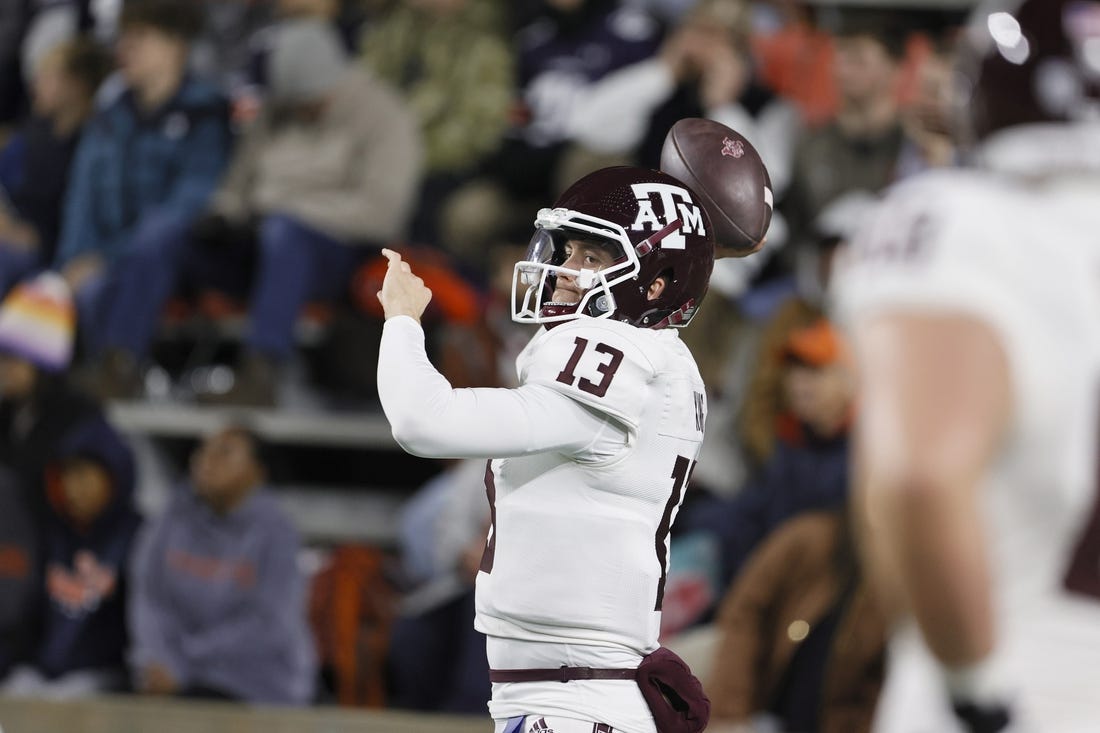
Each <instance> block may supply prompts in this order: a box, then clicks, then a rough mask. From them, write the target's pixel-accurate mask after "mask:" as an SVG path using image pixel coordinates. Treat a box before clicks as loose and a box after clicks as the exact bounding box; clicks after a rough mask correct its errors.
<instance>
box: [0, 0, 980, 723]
mask: <svg viewBox="0 0 1100 733" xmlns="http://www.w3.org/2000/svg"><path fill="white" fill-rule="evenodd" d="M960 21H961V15H960V14H958V13H952V12H948V11H923V12H917V11H907V12H904V13H902V12H901V11H887V10H883V9H874V8H867V7H864V6H862V4H861V6H860V7H851V8H845V7H843V6H842V7H839V8H836V7H823V6H819V5H817V4H812V5H809V4H805V3H803V2H800V1H799V0H523V1H517V2H504V1H503V0H217V1H215V0H206V1H205V2H202V1H200V0H114V1H113V2H112V1H110V0H107V1H96V2H92V1H91V0H83V1H81V0H17V1H13V2H8V3H4V4H3V6H2V8H0V297H3V298H4V300H3V304H2V305H0V467H2V468H3V469H5V472H4V473H3V474H2V476H0V501H2V502H3V504H4V507H5V510H4V511H3V512H0V586H2V587H3V588H4V592H0V675H3V678H4V680H3V682H2V688H0V689H2V690H3V691H4V692H7V693H9V694H47V695H54V696H66V695H78V694H87V693H92V692H95V691H102V690H133V691H138V692H144V693H149V694H178V695H188V696H206V697H210V696H213V697H223V698H230V699H237V700H243V701H248V702H273V703H285V704H303V703H309V702H313V701H318V700H330V701H331V700H336V701H338V702H341V703H346V704H367V705H375V706H377V705H391V706H398V707H407V708H413V709H420V710H435V711H450V712H466V713H476V714H484V713H485V701H486V699H487V698H488V689H489V683H488V674H487V671H488V670H487V664H486V662H485V653H484V641H483V639H481V638H479V637H478V635H477V634H476V632H474V631H473V628H472V617H473V603H472V593H473V590H472V589H473V578H474V576H475V575H476V571H477V566H478V561H479V558H480V553H481V548H482V546H483V543H484V537H485V532H486V529H487V527H488V521H489V518H488V507H487V504H486V503H485V501H484V499H483V498H482V497H483V493H482V491H483V488H482V479H483V472H484V467H483V465H480V464H478V465H475V464H468V463H458V464H454V465H448V466H446V467H443V468H442V470H441V471H440V473H439V474H438V476H437V477H436V478H435V479H433V480H432V482H431V483H430V484H429V485H427V486H425V487H424V488H423V489H422V490H421V491H420V492H418V493H417V494H416V496H414V497H413V498H412V499H411V500H410V502H409V504H408V506H407V507H406V509H405V511H404V512H403V514H402V521H401V526H400V532H399V534H400V538H401V541H400V543H399V544H400V547H399V553H398V554H399V557H397V558H396V560H394V558H387V557H382V555H381V554H380V553H376V552H372V551H370V548H343V549H344V550H345V551H343V552H336V553H333V554H332V556H331V558H330V562H329V564H328V565H326V567H325V569H324V570H323V571H321V572H320V573H314V574H312V575H311V576H310V577H307V574H306V573H303V571H302V569H301V568H300V564H299V562H298V557H299V556H300V554H301V543H300V540H299V539H298V538H297V536H296V534H295V532H294V529H293V524H292V521H291V520H292V518H289V517H287V516H285V515H284V514H283V513H282V511H281V510H280V509H279V508H278V506H277V504H276V503H275V501H274V500H273V498H272V489H271V487H270V486H269V483H270V482H269V480H268V478H267V467H268V464H267V460H266V453H265V450H264V447H263V445H262V442H261V441H260V440H259V439H258V438H257V436H256V435H255V434H254V433H252V432H251V431H249V430H248V429H247V427H246V426H243V425H231V426H227V427H226V428H225V429H223V430H221V431H219V432H217V433H215V434H213V435H211V436H208V437H207V438H206V439H205V440H203V441H202V442H201V444H200V445H199V446H198V447H197V448H196V450H195V452H194V454H193V456H192V458H191V462H190V470H189V472H188V475H187V476H185V477H184V478H183V480H182V481H181V485H180V486H179V488H178V490H177V492H176V493H175V494H174V495H173V498H172V501H171V502H170V503H169V506H168V507H167V509H166V510H165V512H164V513H163V515H161V516H157V517H145V518H142V517H141V516H140V515H139V513H138V512H137V510H136V504H135V499H134V497H135V491H136V488H135V482H136V481H137V480H138V479H137V478H136V477H137V475H138V474H137V473H135V465H134V459H133V456H132V451H131V449H130V448H129V447H128V446H127V443H126V441H125V440H124V439H123V438H122V437H120V436H119V434H118V433H117V431H116V430H115V429H114V428H112V426H111V425H110V423H109V422H108V421H107V420H106V418H105V417H104V413H103V410H102V407H101V405H102V403H103V402H104V401H107V400H112V399H142V398H149V397H150V395H149V394H148V393H149V391H150V384H151V381H150V374H151V373H153V372H154V371H157V373H160V374H168V375H169V379H171V380H176V381H177V382H179V383H182V382H184V381H187V380H188V378H189V374H188V373H187V372H186V371H184V369H185V368H189V369H192V370H194V369H195V368H205V367H208V366H210V364H208V363H196V362H197V361H198V362H201V361H203V360H204V359H206V360H207V361H211V360H213V358H214V357H213V354H212V352H210V351H209V350H208V349H207V350H204V349H202V348H198V347H196V348H195V349H193V350H192V352H191V354H190V355H189V356H188V358H187V359H184V360H182V362H181V361H180V360H177V361H176V362H174V363H170V362H169V361H168V360H164V359H162V358H161V355H160V354H159V353H158V351H157V343H158V340H159V339H161V338H162V337H163V334H164V331H165V329H166V327H167V325H170V324H171V323H173V322H175V321H177V320H179V319H180V318H190V319H202V320H204V321H213V322H216V321H218V320H219V319H225V318H227V317H238V318H239V317H243V318H244V323H245V327H244V331H243V334H242V335H241V336H240V343H239V344H237V345H236V346H235V348H234V349H233V350H232V351H231V352H230V353H229V355H228V356H225V355H224V354H223V353H221V352H218V356H217V358H219V359H224V360H225V361H226V362H227V366H228V367H229V368H230V369H229V374H230V375H231V377H232V378H230V379H227V380H207V381H206V382H202V380H193V379H192V380H190V381H188V384H189V385H191V388H189V389H188V390H186V391H185V392H181V391H180V390H173V391H172V392H171V394H172V395H173V396H174V398H176V399H187V400H194V401H196V402H198V403H201V404H221V405H243V406H262V407H277V406H278V405H279V404H280V386H281V385H282V384H283V383H284V382H285V380H286V379H287V369H288V365H290V364H292V363H293V362H294V361H295V360H297V359H300V358H301V356H302V346H301V344H300V343H299V341H298V330H297V327H298V325H299V324H300V322H301V321H302V319H304V318H314V319H319V320H320V321H321V322H322V323H323V324H327V326H329V327H330V329H331V331H332V333H333V334H334V336H333V338H334V339H336V341H335V344H334V345H333V346H332V347H331V349H330V350H329V351H327V352H326V357H325V358H326V359H328V360H329V362H330V368H329V369H327V370H322V372H327V373H328V374H329V378H330V379H331V380H333V381H334V382H337V383H340V384H339V386H342V387H346V386H347V384H346V382H347V381H348V379H351V380H355V379H360V380H363V379H366V380H367V381H372V376H371V373H372V370H373V364H372V363H371V361H370V359H369V358H368V359H366V360H365V362H363V361H362V353H361V352H362V345H361V344H362V342H363V341H364V340H365V339H369V338H370V337H371V334H372V333H374V332H375V331H372V330H371V328H372V324H373V327H375V328H376V326H377V324H378V322H379V320H380V317H381V312H380V309H379V308H378V304H377V301H376V300H375V298H374V293H375V291H376V290H377V288H378V285H379V283H380V280H381V275H382V273H383V271H384V264H381V260H380V257H379V254H378V253H379V249H380V248H381V247H382V246H393V247H397V248H399V249H400V250H401V251H402V252H403V253H405V254H406V259H407V260H409V261H410V262H412V263H413V267H414V269H416V271H417V272H418V273H420V274H422V275H423V276H424V278H425V280H426V281H427V284H428V285H429V287H431V288H432V289H433V291H434V293H435V300H434V301H433V304H432V306H431V310H430V312H429V314H428V318H427V321H426V325H427V326H428V331H429V338H430V342H431V344H432V348H433V351H434V356H435V357H436V360H437V363H440V364H441V365H442V370H443V371H444V373H445V374H446V375H447V376H448V378H450V379H451V381H452V383H453V384H454V385H455V386H472V385H478V386H490V385H499V386H510V385H512V384H513V382H514V379H515V377H514V376H513V374H514V370H513V367H512V361H513V360H514V357H515V355H516V353H517V352H518V350H519V348H521V347H522V345H523V343H524V341H525V339H526V338H527V337H528V336H529V333H528V332H527V331H525V330H524V329H523V328H522V327H519V326H516V325H515V324H512V323H511V322H510V320H509V318H508V313H509V307H508V300H509V299H510V298H511V297H512V295H511V290H510V288H511V276H512V265H513V263H514V262H515V261H516V260H517V259H518V258H519V256H520V255H521V254H522V251H523V248H524V245H525V244H526V241H527V239H528V237H529V236H530V230H531V222H532V221H533V219H534V214H535V212H536V211H537V210H538V208H540V207H543V206H549V205H551V204H552V202H553V201H554V199H555V198H556V197H557V195H558V193H559V192H560V191H562V190H563V189H564V188H565V187H566V186H567V185H568V184H569V183H571V182H572V181H573V180H575V179H576V178H577V177H579V176H580V175H582V174H584V173H587V172H589V171H591V170H595V169H597V168H600V167H604V166H607V165H614V164H625V163H631V164H640V165H644V166H648V167H656V166H657V165H658V161H659V155H660V150H661V144H662V142H663V140H664V136H665V134H666V132H667V131H668V129H669V128H670V127H671V125H672V124H673V123H674V122H675V121H676V120H678V119H681V118H683V117H709V118H712V119H716V120H719V121H721V122H723V123H725V124H727V125H729V126H730V127H732V128H734V129H736V130H738V131H739V132H741V133H743V134H744V135H745V137H746V138H747V139H748V140H749V141H750V142H751V143H752V144H753V145H754V146H755V147H756V148H757V149H758V151H759V152H760V154H761V156H762V158H763V159H764V161H765V163H766V165H767V167H768V170H769V173H770V176H771V180H772V183H773V186H774V193H775V201H776V212H775V216H774V218H773V221H772V226H771V230H770V232H769V235H768V240H767V243H766V246H765V248H764V249H763V250H762V251H761V252H760V253H759V254H757V255H754V256H752V257H750V258H746V259H744V260H721V261H719V262H718V263H717V264H716V267H715V274H714V277H713V279H712V287H711V292H710V294H709V296H708V298H707V305H706V307H705V308H703V309H702V310H701V312H700V316H699V318H697V319H696V323H694V324H693V325H692V327H691V328H689V329H686V330H685V331H684V332H683V336H684V338H685V340H686V341H687V343H688V344H689V346H690V347H691V348H692V350H693V352H694V353H695V355H696V359H697V361H698V362H699V364H700V368H701V371H702V372H703V377H704V380H705V381H706V383H707V385H708V387H709V388H710V390H711V395H710V402H711V405H712V410H711V414H710V417H709V420H708V425H707V431H708V436H707V444H706V446H705V448H704V456H703V458H702V460H701V461H700V465H699V470H698V471H696V473H695V476H694V484H695V488H696V489H697V490H696V491H694V492H692V493H691V494H689V499H688V500H687V504H686V505H685V506H684V508H683V510H682V513H681V515H680V518H679V520H678V522H677V525H676V528H675V530H674V542H673V550H672V568H673V570H672V575H671V576H670V578H669V585H668V589H667V590H666V602H665V614H664V615H665V621H664V624H665V634H666V637H667V638H669V639H671V638H674V637H675V636H677V635H679V634H682V633H685V632H690V631H691V630H693V629H697V628H701V627H704V626H706V627H708V628H710V629H712V630H714V634H715V635H714V637H713V642H712V643H711V644H709V645H708V647H707V649H708V651H707V664H708V665H709V666H711V667H712V669H711V670H710V672H709V674H707V675H705V676H706V678H707V679H706V681H707V684H708V686H709V687H710V688H711V690H712V692H711V697H712V699H713V700H714V702H715V717H716V718H717V719H719V720H722V721H725V722H729V723H730V724H731V725H737V726H743V727H744V729H745V730H761V731H762V730H788V731H813V730H823V731H824V730H827V731H845V732H851V731H859V730H865V729H866V727H867V726H868V725H869V720H870V715H871V712H872V710H873V707H874V702H875V698H876V694H877V688H878V684H879V682H880V681H881V672H882V654H883V634H884V628H885V627H886V624H887V623H888V619H886V618H883V617H882V615H881V612H879V611H878V610H876V609H877V608H878V606H877V605H876V604H875V603H874V595H875V591H874V589H873V588H869V587H867V586H866V585H865V583H864V582H863V580H862V575H861V573H860V570H859V568H858V565H857V562H856V560H855V557H856V554H855V553H854V552H853V551H852V546H851V543H852V541H851V537H850V533H849V529H848V523H847V520H846V518H845V516H844V511H843V508H844V506H845V502H846V497H847V490H848V483H849V482H848V455H847V438H848V433H849V430H850V427H851V426H850V424H849V423H850V419H849V418H850V412H851V410H850V408H851V399H852V392H853V385H852V375H851V373H850V367H849V360H848V356H847V353H846V348H845V345H844V343H843V342H842V341H841V339H840V337H839V336H838V334H837V332H836V331H835V330H834V329H833V328H832V326H831V325H830V324H829V322H828V321H827V319H826V309H825V302H824V301H825V292H826V289H827V284H828V277H829V269H830V261H831V257H832V255H833V253H834V252H835V251H836V249H837V247H838V246H840V245H842V243H843V241H844V239H845V238H846V237H847V236H848V235H849V234H850V233H851V232H852V231H853V230H854V228H856V227H857V226H858V225H859V222H860V221H861V219H862V217H864V216H865V215H866V212H867V211H868V210H869V209H870V207H872V206H874V203H875V201H876V197H877V195H878V194H879V193H880V192H881V191H882V190H883V189H884V188H885V187H887V186H889V185H890V184H891V183H893V182H895V181H897V180H899V179H901V178H903V177H905V176H908V175H912V174H913V173H916V172H918V171H921V170H924V169H927V168H930V167H937V166H949V165H953V164H955V162H956V154H955V150H954V147H953V145H952V141H951V137H950V134H949V125H948V118H949V115H950V110H949V106H950V97H949V78H950V66H951V62H952V48H953V39H954V35H955V32H956V28H957V25H958V23H959V22H960ZM341 318H351V319H352V320H353V322H354V323H355V324H356V327H355V328H351V329H340V328H337V327H336V324H338V323H340V322H341V321H340V319H341ZM364 334H366V335H365V336H364ZM341 335H342V338H343V342H341V341H340V338H341ZM375 338H376V337H375ZM196 354H198V356H196ZM359 363H365V364H366V366H365V368H364V369H350V368H345V369H343V370H341V369H340V368H339V366H340V365H341V364H345V365H346V364H359ZM348 372H354V374H353V375H352V376H351V377H345V378H343V380H342V381H341V379H340V378H337V377H333V376H332V375H333V374H334V373H342V374H347V373H348ZM364 374H366V376H364ZM360 386H363V385H360ZM326 387H334V385H333V384H329V385H326V384H324V383H322V384H320V385H319V388H320V389H321V390H324V389H325V388H326ZM367 391H369V386H368V389H367ZM181 395H184V396H182V397H181ZM357 549H358V550H361V551H358V552H357V551H355V550H357ZM825 680H828V684H826V683H825ZM767 726H771V727H770V728H769V727H767Z"/></svg>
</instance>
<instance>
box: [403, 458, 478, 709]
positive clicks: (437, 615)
mask: <svg viewBox="0 0 1100 733" xmlns="http://www.w3.org/2000/svg"><path fill="white" fill-rule="evenodd" d="M484 485H485V462H484V461H479V460H466V461H461V462H459V463H456V464H455V465H454V466H453V467H451V468H450V469H448V470H447V471H445V472H443V473H441V474H440V475H439V476H437V477H436V478H434V479H432V480H431V481H430V482H429V483H428V484H427V485H425V486H424V487H423V488H422V489H421V490H420V492H418V493H417V495H416V496H415V497H413V499H412V500H410V501H409V502H408V504H407V505H406V506H405V508H404V510H403V511H402V519H401V532H400V538H401V549H402V560H403V562H402V565H403V567H404V570H405V574H406V577H407V579H408V581H409V582H410V583H411V584H412V587H411V589H410V592H409V593H408V595H407V596H406V600H405V603H404V604H403V605H404V612H403V613H402V614H401V615H400V616H399V617H398V618H397V619H396V621H395V623H394V627H393V636H392V638H391V648H392V649H393V653H392V654H391V657H390V663H389V667H390V680H391V685H392V688H391V691H390V692H391V695H390V699H389V701H390V703H391V704H392V705H393V706H394V707H400V708H410V709H414V710H424V711H435V712H450V713H483V712H484V711H485V701H486V700H487V699H489V695H490V685H489V662H488V660H487V658H486V656H485V635H484V634H482V633H480V632H478V631H476V630H475V629H474V578H475V577H476V576H477V569H478V566H479V565H480V563H481V555H482V552H483V551H484V549H485V536H486V534H487V532H488V529H489V506H488V504H487V503H486V501H485V488H484Z"/></svg>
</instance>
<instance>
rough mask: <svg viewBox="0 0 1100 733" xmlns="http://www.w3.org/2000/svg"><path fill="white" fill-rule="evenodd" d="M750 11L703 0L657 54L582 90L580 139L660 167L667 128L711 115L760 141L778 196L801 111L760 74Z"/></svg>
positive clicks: (575, 130) (576, 130)
mask: <svg viewBox="0 0 1100 733" xmlns="http://www.w3.org/2000/svg"><path fill="white" fill-rule="evenodd" d="M751 12H752V9H751V7H750V3H748V2H746V1H745V0H702V1H701V2H699V3H698V4H697V5H695V6H694V7H693V8H692V9H691V10H690V11H689V12H688V13H687V14H686V15H685V16H684V18H683V19H682V20H681V21H680V23H679V25H678V26H677V27H676V28H675V29H674V30H673V32H672V33H671V35H669V36H668V38H666V39H665V42H664V44H663V46H662V47H661V51H660V54H659V55H657V56H656V57H654V58H652V59H646V60H644V61H640V62H638V63H636V64H631V65H630V66H627V67H625V68H622V69H619V70H618V71H615V72H612V73H611V74H608V75H607V76H605V77H604V78H603V79H601V80H600V81H598V82H596V83H595V84H593V85H591V86H590V87H589V88H588V89H587V90H586V91H585V92H584V94H583V95H582V96H581V97H580V100H579V101H578V102H577V104H576V105H575V106H574V112H573V116H572V125H571V132H572V134H573V136H574V138H575V140H576V142H577V143H578V144H579V145H583V146H586V147H588V148H591V149H593V150H596V151H599V152H602V153H616V152H617V153H623V154H631V155H632V157H633V158H634V159H635V161H636V162H637V163H638V164H639V165H643V166H645V167H647V168H658V167H659V166H660V157H661V147H662V145H663V144H664V140H665V136H666V135H667V134H668V131H669V128H671V127H672V125H673V124H674V123H675V122H676V121H677V120H680V119H682V118H684V117H709V118H711V119H714V120H717V121H719V122H721V123H723V124H725V125H727V126H728V127H730V128H732V129H734V130H736V131H738V132H740V133H741V134H742V135H744V136H745V137H746V138H747V139H748V140H749V142H751V143H752V144H753V145H754V146H755V147H756V149H757V150H758V151H759V152H760V155H761V158H762V159H763V160H764V164H765V165H766V166H767V168H768V173H769V175H770V177H771V182H772V190H773V192H774V194H775V196H776V199H777V200H778V199H779V198H780V197H781V196H782V194H783V192H784V191H785V190H786V188H787V182H788V180H789V178H790V166H791V156H792V155H793V153H794V143H795V137H796V135H797V131H798V126H799V115H798V111H797V109H796V108H795V107H794V106H793V105H792V104H790V103H789V102H786V101H785V100H781V99H779V98H777V97H776V96H775V95H774V94H772V93H771V92H770V91H769V90H768V89H766V88H765V87H763V86H761V85H760V84H759V83H758V82H757V80H756V78H755V69H754V64H753V59H752V57H751V55H750V48H749V36H750V33H751V31H752V26H751V18H750V14H751Z"/></svg>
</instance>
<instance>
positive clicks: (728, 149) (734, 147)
mask: <svg viewBox="0 0 1100 733" xmlns="http://www.w3.org/2000/svg"><path fill="white" fill-rule="evenodd" d="M744 154H745V144H744V143H742V142H741V141H740V140H730V139H729V138H728V137H724V138H722V155H729V156H732V157H734V158H740V157H741V156H742V155H744Z"/></svg>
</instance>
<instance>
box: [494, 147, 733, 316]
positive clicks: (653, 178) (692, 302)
mask: <svg viewBox="0 0 1100 733" xmlns="http://www.w3.org/2000/svg"><path fill="white" fill-rule="evenodd" d="M577 241H583V242H589V243H596V244H598V245H599V246H600V247H601V248H603V249H604V251H607V252H609V253H611V256H612V259H613V263H612V264H611V265H610V266H606V267H602V268H600V269H597V270H585V269H582V270H570V269H566V268H564V267H563V266H562V265H563V264H565V263H566V260H567V245H568V243H569V242H577ZM713 268H714V238H713V235H712V234H711V227H710V220H709V219H708V218H707V214H706V211H705V210H704V209H703V207H702V206H701V205H700V204H699V201H698V199H697V198H696V197H695V194H694V193H692V192H691V191H690V190H688V188H687V187H686V186H684V184H682V183H680V182H679V181H678V180H676V179H675V178H673V177H672V176H669V175H665V174H664V173H660V172H657V171H651V170H646V169H644V168H635V167H631V166H621V167H615V168H604V169H602V170H598V171H596V172H595V173H590V174H589V175H587V176H585V177H584V178H581V179H580V180H579V181H577V182H576V183H574V184H573V185H572V186H571V187H570V188H569V190H567V191H566V192H565V193H563V194H562V195H561V197H560V198H559V199H558V200H557V202H556V203H555V204H554V208H552V209H542V210H541V211H539V213H538V217H537V218H536V219H535V234H534V236H533V237H532V238H531V244H530V245H529V247H528V249H527V255H526V256H525V258H524V259H523V260H522V261H520V262H518V263H516V266H515V275H514V278H513V281H512V319H513V320H515V321H518V322H521V323H545V324H548V325H550V324H554V323H558V322H561V321H567V320H572V319H574V318H578V317H581V316H589V317H592V318H612V319H615V320H618V321H625V322H626V323H630V324H632V325H634V326H638V327H641V328H664V327H665V326H686V325H687V324H688V322H689V321H691V319H692V317H693V316H694V315H695V312H696V311H697V310H698V308H699V304H700V303H701V302H702V301H703V296H704V295H706V292H707V285H708V283H709V282H710V273H711V270H712V269H713ZM559 274H566V275H568V276H570V277H572V278H573V279H574V282H575V283H576V284H577V285H578V286H579V287H580V288H581V289H582V290H583V291H584V292H583V295H582V296H581V298H580V301H579V302H578V303H555V302H553V300H552V297H553V293H554V288H555V283H556V281H557V277H558V275H559ZM662 275H663V276H665V278H666V283H665V288H664V290H663V292H662V293H661V294H660V295H659V296H658V297H657V298H656V299H654V300H648V299H647V297H646V294H647V291H648V289H649V286H650V284H651V283H653V281H654V280H656V279H657V278H658V277H660V276H662Z"/></svg>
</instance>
